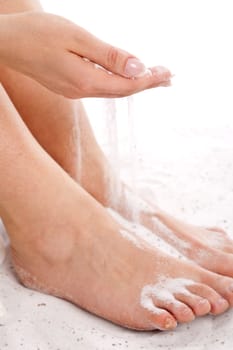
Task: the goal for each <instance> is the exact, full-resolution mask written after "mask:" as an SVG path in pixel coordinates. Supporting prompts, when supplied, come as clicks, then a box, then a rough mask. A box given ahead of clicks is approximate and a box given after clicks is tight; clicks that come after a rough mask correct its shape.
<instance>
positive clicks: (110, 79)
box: [0, 12, 171, 98]
mask: <svg viewBox="0 0 233 350" xmlns="http://www.w3.org/2000/svg"><path fill="white" fill-rule="evenodd" d="M0 62H1V63H3V64H5V65H7V66H9V67H10V68H12V69H14V70H17V71H19V72H21V73H23V74H25V75H28V76H29V77H31V78H33V79H34V80H37V81H38V82H39V83H40V84H42V85H44V86H46V87H47V88H48V89H50V90H52V91H54V92H56V93H58V94H62V95H64V96H66V97H68V98H82V97H122V96H127V95H131V94H133V93H136V92H139V91H142V90H145V89H149V88H153V87H157V86H161V85H162V86H168V85H169V84H170V78H171V73H170V72H169V71H168V70H167V69H166V68H164V67H154V68H151V69H147V70H146V68H145V66H144V65H143V64H142V63H141V62H140V61H139V60H138V59H136V58H135V57H134V56H132V55H131V54H129V53H127V52H126V51H123V50H121V49H118V48H115V47H113V46H111V45H109V44H107V43H105V42H103V41H101V40H100V39H98V38H96V37H95V36H93V35H92V34H91V33H89V32H87V31H86V30H85V29H83V28H81V27H79V26H77V25H76V24H74V23H72V22H70V21H69V20H67V19H65V18H63V17H59V16H56V15H52V14H48V13H44V12H24V13H19V14H12V15H1V16H0Z"/></svg>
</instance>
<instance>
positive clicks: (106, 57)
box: [99, 44, 147, 78]
mask: <svg viewBox="0 0 233 350" xmlns="http://www.w3.org/2000/svg"><path fill="white" fill-rule="evenodd" d="M102 50H103V52H102V56H101V57H100V62H101V63H99V64H100V65H102V66H103V67H104V68H106V69H107V70H109V71H110V72H112V73H116V74H119V75H122V76H124V77H127V78H136V77H141V76H143V75H144V74H146V72H147V69H146V66H145V65H144V64H143V63H142V62H141V61H140V60H139V59H138V58H137V57H135V56H133V55H132V54H130V53H128V52H126V51H124V50H121V49H119V48H117V47H114V46H111V45H108V44H104V45H103V46H102Z"/></svg>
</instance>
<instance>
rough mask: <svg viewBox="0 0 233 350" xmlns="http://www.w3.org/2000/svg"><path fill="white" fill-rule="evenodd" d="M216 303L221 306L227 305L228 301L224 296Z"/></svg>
mask: <svg viewBox="0 0 233 350" xmlns="http://www.w3.org/2000/svg"><path fill="white" fill-rule="evenodd" d="M216 304H218V305H220V306H223V305H224V306H226V305H227V301H226V300H225V299H223V298H220V299H218V300H217V301H216Z"/></svg>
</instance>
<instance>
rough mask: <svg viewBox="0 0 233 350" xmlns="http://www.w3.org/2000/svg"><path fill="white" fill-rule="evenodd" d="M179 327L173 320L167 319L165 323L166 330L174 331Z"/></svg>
mask: <svg viewBox="0 0 233 350" xmlns="http://www.w3.org/2000/svg"><path fill="white" fill-rule="evenodd" d="M176 326H177V323H176V321H174V320H172V319H171V318H167V319H166V322H165V326H164V328H165V329H173V328H175V327H176Z"/></svg>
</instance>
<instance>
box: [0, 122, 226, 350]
mask: <svg viewBox="0 0 233 350" xmlns="http://www.w3.org/2000/svg"><path fill="white" fill-rule="evenodd" d="M161 133H162V131H161V130H157V135H158V136H159V135H160V136H161ZM172 133H173V141H174V142H173V150H172V152H164V154H163V155H161V154H160V153H159V152H155V150H156V149H157V146H158V145H157V144H156V142H160V146H161V144H162V143H161V142H162V139H161V137H160V139H159V138H154V139H153V140H150V152H149V151H148V150H146V149H144V150H143V151H142V153H141V156H140V157H139V158H140V173H139V175H138V184H139V185H140V188H143V189H144V190H146V189H147V190H148V189H149V190H150V194H151V193H155V194H156V195H155V196H156V200H157V201H158V202H159V203H160V204H161V205H163V207H166V209H168V210H169V211H170V212H172V213H173V214H175V215H177V216H179V217H180V218H184V219H187V220H189V221H191V222H193V223H196V224H203V225H216V224H217V225H220V226H222V227H223V228H225V229H227V230H228V232H229V233H230V234H232V232H233V215H232V204H233V180H232V179H233V147H231V143H229V142H228V141H229V140H228V139H229V138H230V137H231V135H232V130H229V128H228V127H226V128H225V129H224V127H222V129H218V130H217V129H216V130H213V129H205V130H203V129H199V130H191V131H190V130H188V129H186V130H175V131H174V130H173V132H172ZM206 140H207V141H206ZM227 140H228V141H227ZM153 142H154V144H153ZM203 142H204V143H203ZM174 145H175V146H174ZM179 145H183V148H182V147H180V146H179ZM184 145H186V147H184ZM200 145H201V146H200ZM151 146H153V147H151ZM174 147H175V149H174ZM145 148H146V147H145ZM178 150H179V152H178ZM122 166H123V173H124V174H127V173H128V172H129V171H128V170H129V162H128V160H127V157H125V158H124V157H123V158H122ZM151 191H153V192H151ZM0 251H1V250H0ZM0 303H1V306H0V350H3V349H10V350H11V349H12V350H19V349H25V350H49V349H51V350H76V349H79V350H82V349H88V350H97V349H98V350H105V349H106V350H110V349H122V350H123V349H124V350H126V349H127V350H129V349H131V350H137V349H148V350H149V349H164V350H165V349H166V350H169V349H173V350H178V349H179V350H182V349H186V348H188V349H189V350H190V349H205V350H210V349H211V350H213V349H218V350H219V349H221V348H222V349H231V348H232V343H233V311H228V312H226V313H225V314H224V315H222V316H219V317H212V316H207V317H203V318H199V319H197V320H195V321H194V322H192V323H191V324H189V325H182V326H178V328H177V330H176V331H175V332H167V333H165V332H149V333H146V332H133V331H129V330H125V329H122V328H120V327H116V326H114V325H112V324H110V323H108V322H105V321H103V320H101V319H99V318H97V317H94V316H92V315H90V314H89V313H87V312H85V311H82V310H80V309H78V308H76V307H75V306H73V305H71V304H69V303H68V302H66V301H63V300H59V299H57V298H54V297H51V296H46V295H43V294H40V293H37V292H34V291H31V290H28V289H26V288H24V287H22V286H21V285H20V284H19V283H18V282H17V280H16V278H15V276H14V273H13V271H12V269H11V266H10V262H9V257H8V258H7V259H5V262H4V263H3V264H2V265H1V266H0Z"/></svg>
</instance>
